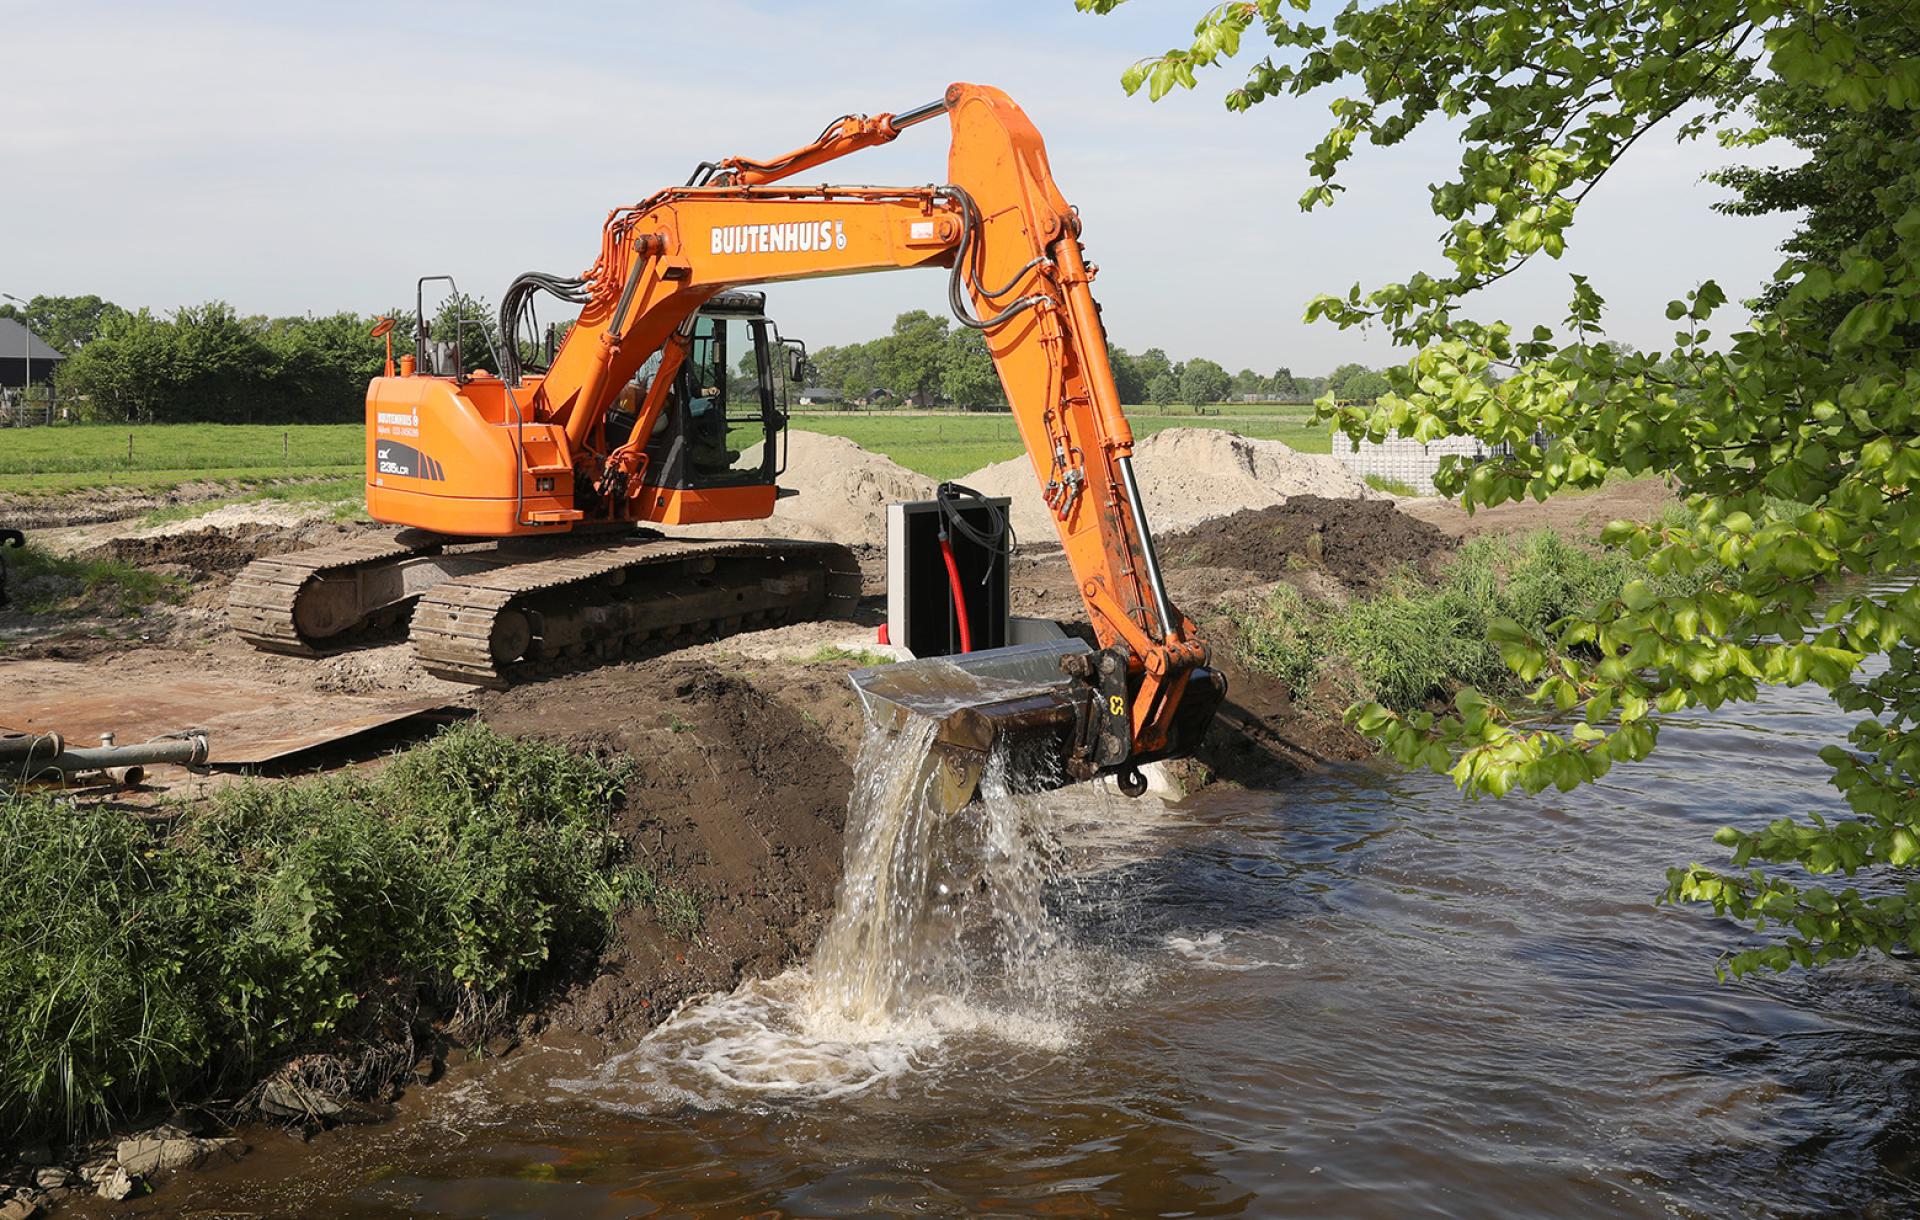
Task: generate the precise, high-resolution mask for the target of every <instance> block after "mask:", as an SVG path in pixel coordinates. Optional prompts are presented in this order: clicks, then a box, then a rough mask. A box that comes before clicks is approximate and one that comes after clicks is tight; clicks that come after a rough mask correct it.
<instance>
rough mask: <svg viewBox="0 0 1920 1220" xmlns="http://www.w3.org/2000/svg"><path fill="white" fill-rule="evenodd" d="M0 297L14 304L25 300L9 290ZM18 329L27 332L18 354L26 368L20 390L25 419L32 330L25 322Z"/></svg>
mask: <svg viewBox="0 0 1920 1220" xmlns="http://www.w3.org/2000/svg"><path fill="white" fill-rule="evenodd" d="M0 297H5V298H7V299H8V300H9V301H12V302H13V303H14V304H15V305H25V304H26V302H25V301H23V300H21V299H20V298H19V297H17V296H14V295H13V294H12V293H11V292H0ZM20 329H21V330H23V331H26V332H27V339H26V342H25V343H22V344H21V345H20V354H21V356H22V357H23V359H22V360H21V361H20V367H21V368H22V369H25V370H26V378H27V383H26V385H25V386H24V387H23V388H22V389H21V391H20V410H21V411H22V412H23V414H22V415H21V418H22V419H25V418H26V416H25V414H24V412H25V411H26V410H27V406H28V400H29V399H31V398H32V397H33V331H32V329H31V328H30V327H28V326H27V324H26V323H25V322H22V323H20Z"/></svg>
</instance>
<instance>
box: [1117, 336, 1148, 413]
mask: <svg viewBox="0 0 1920 1220" xmlns="http://www.w3.org/2000/svg"><path fill="white" fill-rule="evenodd" d="M1107 363H1108V364H1109V365H1110V366H1112V368H1113V387H1114V389H1116V390H1118V391H1119V392H1120V401H1121V402H1123V403H1134V402H1145V401H1146V400H1147V379H1146V378H1145V377H1144V376H1142V375H1141V373H1140V366H1139V364H1138V363H1137V362H1136V361H1135V360H1134V358H1133V357H1132V356H1129V355H1128V354H1127V349H1126V348H1124V347H1115V346H1114V345H1113V344H1111V343H1109V344H1107Z"/></svg>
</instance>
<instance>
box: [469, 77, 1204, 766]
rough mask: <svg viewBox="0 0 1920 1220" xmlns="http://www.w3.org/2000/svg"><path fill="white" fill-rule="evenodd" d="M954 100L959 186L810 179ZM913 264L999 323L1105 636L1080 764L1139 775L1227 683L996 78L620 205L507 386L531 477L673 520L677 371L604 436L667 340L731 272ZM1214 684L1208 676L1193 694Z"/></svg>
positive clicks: (968, 315)
mask: <svg viewBox="0 0 1920 1220" xmlns="http://www.w3.org/2000/svg"><path fill="white" fill-rule="evenodd" d="M942 114H944V115H945V116H946V117H947V119H948V121H949V123H950V125H951V132H952V141H951V149H950V153H949V159H948V167H947V181H946V183H944V184H942V185H939V186H922V187H910V188H886V187H836V186H798V185H791V179H792V178H793V177H794V176H796V175H798V174H800V173H803V172H805V171H807V170H810V169H813V168H815V167H818V166H821V165H824V164H826V163H828V162H830V161H832V160H834V159H836V158H839V157H842V156H845V155H847V154H849V153H853V152H856V151H859V150H861V149H864V148H869V147H873V146H875V145H878V144H883V143H886V142H888V141H891V140H893V139H894V138H896V137H897V136H898V135H899V134H900V133H901V132H902V131H903V130H905V129H906V128H908V127H910V126H913V125H914V124H916V123H921V122H925V121H927V120H930V119H934V118H937V117H939V116H940V115H942ZM915 267H929V268H938V269H943V270H944V271H945V272H946V273H947V276H948V287H949V304H950V306H951V307H952V310H953V312H954V314H955V316H956V317H957V318H958V319H959V321H960V322H961V323H962V324H963V325H966V326H970V327H973V328H975V329H978V330H980V331H981V332H982V333H983V335H984V337H985V340H986V345H987V348H988V350H989V352H990V353H991V354H992V356H993V360H994V363H995V366H996V368H997V370H998V372H999V376H1000V380H1001V384H1002V386H1003V387H1004V389H1005V391H1006V396H1007V401H1008V403H1009V405H1010V407H1011V409H1012V414H1013V417H1014V419H1015V421H1016V423H1017V425H1018V428H1019V432H1020V436H1021V439H1022V441H1023V442H1024V444H1025V446H1026V450H1027V453H1028V455H1029V457H1030V458H1031V460H1032V463H1033V471H1034V476H1035V478H1036V479H1038V480H1039V482H1040V484H1041V485H1042V487H1043V488H1044V496H1045V500H1046V503H1047V505H1048V507H1049V508H1050V509H1051V511H1052V516H1053V519H1054V523H1055V526H1056V528H1057V529H1058V531H1059V535H1060V541H1061V543H1062V545H1063V546H1064V548H1065V550H1066V555H1067V559H1068V562H1069V563H1070V564H1071V565H1072V569H1073V574H1074V578H1075V582H1076V585H1077V587H1078V589H1079V592H1080V595H1081V597H1082V598H1083V600H1084V602H1085V604H1086V609H1087V614H1088V618H1089V621H1090V622H1091V624H1092V627H1093V631H1094V634H1095V635H1096V637H1097V639H1098V643H1099V648H1098V649H1097V650H1094V651H1092V652H1088V653H1080V654H1076V655H1071V656H1067V657H1066V658H1064V660H1062V661H1061V662H1060V665H1061V666H1062V667H1064V668H1065V669H1066V670H1067V672H1068V675H1069V677H1071V678H1073V679H1074V680H1076V681H1077V682H1078V683H1079V684H1080V687H1081V696H1082V697H1081V698H1080V699H1079V701H1078V703H1077V706H1078V708H1079V712H1078V714H1079V716H1080V718H1081V721H1082V723H1081V724H1080V726H1079V728H1078V729H1077V730H1076V732H1075V737H1076V747H1075V751H1074V763H1073V766H1072V768H1071V769H1072V770H1074V771H1077V772H1079V773H1082V774H1091V773H1095V772H1100V771H1109V770H1120V771H1121V772H1122V773H1123V775H1124V776H1126V777H1127V778H1128V780H1129V782H1130V783H1135V782H1138V771H1137V767H1136V764H1137V763H1138V762H1139V761H1141V760H1144V759H1150V758H1153V757H1159V756H1163V755H1166V754H1169V753H1176V752H1180V751H1181V750H1184V749H1186V748H1190V746H1191V744H1192V741H1191V739H1192V738H1193V737H1195V736H1197V734H1198V732H1199V731H1201V730H1203V729H1204V727H1205V724H1206V723H1207V722H1208V721H1210V719H1211V716H1212V713H1213V710H1214V708H1215V707H1217V705H1218V703H1219V701H1220V699H1221V697H1222V695H1223V693H1224V683H1223V682H1222V680H1221V679H1220V678H1219V676H1218V675H1217V674H1216V673H1214V672H1213V671H1211V670H1208V669H1206V668H1205V666H1206V662H1207V648H1206V645H1205V644H1204V643H1203V642H1202V641H1201V640H1200V639H1199V638H1198V636H1197V635H1196V633H1195V630H1194V627H1193V624H1192V623H1191V622H1190V621H1189V620H1188V619H1187V618H1186V617H1185V616H1183V615H1182V614H1181V613H1180V612H1179V610H1178V609H1177V608H1176V607H1175V606H1174V604H1173V602H1172V600H1171V599H1170V598H1169V597H1168V595H1167V591H1166V587H1165V582H1164V580H1163V577H1162V574H1161V571H1160V567H1159V561H1158V557H1157V556H1156V554H1155V551H1154V541H1153V534H1152V530H1151V528H1150V526H1149V524H1148V522H1147V517H1146V512H1145V510H1144V506H1143V504H1142V500H1141V495H1140V490H1139V485H1138V481H1137V479H1136V478H1135V475H1134V471H1133V464H1132V456H1133V443H1134V442H1133V432H1132V429H1131V428H1130V427H1129V426H1128V423H1127V419H1126V415H1125V413H1124V411H1123V410H1122V407H1121V404H1120V399H1119V394H1118V391H1117V390H1116V388H1115V386H1114V380H1113V373H1112V370H1111V368H1110V367H1109V364H1108V359H1107V342H1106V335H1105V333H1104V330H1103V328H1102V325H1101V320H1100V313H1099V307H1098V306H1097V305H1096V304H1095V302H1094V298H1093V294H1092V292H1091V284H1092V282H1093V278H1094V275H1095V270H1096V269H1095V268H1094V267H1093V266H1092V265H1091V264H1089V263H1088V262H1087V261H1086V258H1085V254H1084V251H1083V249H1082V246H1081V242H1080V220H1079V217H1078V215H1077V214H1076V212H1075V211H1074V209H1073V207H1072V206H1071V205H1069V204H1068V202H1067V200H1066V199H1065V197H1064V196H1063V195H1062V194H1061V192H1060V189H1059V187H1058V185H1057V184H1056V183H1055V181H1054V178H1053V173H1052V170H1051V168H1050V167H1049V165H1048V162H1047V154H1046V149H1045V146H1044V145H1043V143H1042V141H1041V138H1040V134H1039V132H1038V131H1036V130H1035V129H1034V127H1033V125H1032V123H1031V122H1030V121H1029V120H1028V119H1027V116H1026V115H1025V114H1024V113H1023V112H1022V111H1021V110H1020V108H1019V107H1018V106H1016V105H1015V104H1014V103H1013V101H1012V100H1011V99H1009V98H1008V97H1007V96H1006V94H1004V93H1002V92H1001V91H999V90H998V89H993V88H989V87H986V86H981V85H969V84H955V85H953V86H951V87H950V88H949V89H948V90H947V91H946V94H945V96H944V97H943V98H942V99H941V100H940V101H939V102H936V103H932V104H929V105H926V106H922V107H919V108H917V109H914V110H911V111H906V112H903V113H900V114H894V115H880V116H877V117H872V118H867V117H860V116H846V117H843V118H841V119H838V120H836V121H835V122H833V123H831V124H829V125H828V127H827V128H826V130H825V131H823V132H822V133H821V135H820V136H819V138H817V139H816V140H814V141H813V142H812V143H810V144H807V145H804V146H802V147H800V148H797V149H794V150H793V151H791V152H788V153H786V154H784V155H782V156H779V157H776V158H773V159H772V160H767V161H757V160H751V159H747V158H742V157H730V158H726V159H724V160H721V161H718V162H711V163H705V164H703V165H702V166H701V167H700V168H699V170H698V171H697V172H696V173H695V175H694V178H693V180H692V182H691V183H690V184H689V185H687V186H684V187H676V188H672V189H668V190H663V191H661V192H659V193H657V194H655V195H653V196H652V197H650V198H648V199H646V200H644V201H642V202H640V203H638V204H636V205H634V206H631V207H626V208H621V209H618V210H616V211H614V212H613V213H611V214H610V215H609V217H608V219H607V222H606V225H605V228H604V231H603V236H602V243H601V249H600V254H599V258H598V259H597V261H596V262H595V263H594V264H593V266H592V268H591V269H590V270H588V271H587V272H586V273H585V274H584V275H583V276H581V277H580V278H579V279H577V280H572V281H565V282H564V291H566V292H568V293H570V294H571V296H570V299H574V300H577V301H579V302H581V303H582V308H581V312H580V315H579V319H578V321H577V322H576V323H575V325H574V327H573V328H572V330H571V331H570V332H569V333H568V335H567V337H566V340H565V342H564V344H563V345H562V346H561V347H560V349H559V351H558V352H557V353H556V354H555V356H554V358H553V361H552V365H551V367H550V368H549V369H548V370H547V371H546V372H545V374H544V376H540V377H538V378H535V377H532V376H527V377H522V376H520V374H519V371H518V369H517V368H515V367H508V368H506V369H503V370H502V372H503V374H504V379H503V384H502V386H501V387H500V392H501V393H502V394H503V395H504V396H505V399H506V400H510V402H511V407H512V414H511V416H507V415H504V414H503V415H502V418H511V420H513V421H514V422H515V423H516V426H517V427H518V428H519V429H520V430H521V433H522V435H523V437H524V436H528V435H530V436H532V438H533V443H531V444H529V443H527V442H525V441H522V442H519V444H520V446H521V451H522V453H523V456H522V458H521V462H522V467H523V469H522V478H523V482H524V481H525V480H526V478H527V477H528V471H529V470H531V469H533V468H534V464H535V463H537V462H544V463H546V465H545V467H544V468H545V469H547V470H549V471H552V470H559V469H568V468H570V469H571V470H572V472H573V475H574V477H575V478H577V479H584V480H588V481H590V482H591V483H592V484H593V486H595V487H596V488H598V489H599V490H600V491H602V492H605V491H607V490H608V489H610V488H614V489H619V490H620V491H621V493H622V494H624V495H626V496H628V497H629V498H630V499H631V500H632V501H633V502H632V503H631V504H626V505H614V506H612V508H610V509H608V510H606V511H610V512H612V513H613V514H614V515H615V517H616V518H617V519H631V520H648V519H651V520H661V519H663V518H661V517H659V516H657V515H654V513H655V512H656V511H658V510H657V509H656V508H655V507H654V501H651V500H649V498H648V497H649V495H650V492H649V491H648V489H647V482H646V479H645V478H644V477H642V476H643V474H644V471H643V470H641V469H640V467H641V466H642V464H643V463H644V457H643V455H642V454H641V452H640V448H639V446H640V444H641V442H642V440H643V439H644V438H646V437H648V436H649V435H650V434H651V433H652V430H653V425H654V423H655V421H656V419H657V418H658V416H659V413H660V412H661V411H662V410H663V409H664V403H665V401H666V398H667V395H666V393H665V392H664V390H663V389H662V386H663V384H664V383H665V382H666V381H667V380H668V378H666V377H660V376H656V377H655V378H654V381H653V392H651V393H649V394H648V395H647V396H646V398H645V400H644V401H643V402H641V403H639V404H638V420H637V423H636V424H635V426H634V427H633V428H632V429H631V433H630V435H631V438H633V439H629V440H627V441H625V442H624V443H623V444H621V445H619V446H613V447H608V446H606V445H605V443H604V442H603V440H602V439H601V438H602V435H603V433H602V426H603V423H604V421H605V418H606V416H607V413H608V410H609V408H610V407H611V406H612V405H613V404H614V402H615V401H616V397H617V395H618V394H619V392H620V389H621V388H622V387H623V386H625V385H627V384H628V383H629V381H630V380H631V379H632V378H633V377H634V375H635V373H636V371H638V370H639V369H640V367H641V365H642V363H643V362H644V361H646V360H647V359H648V358H649V357H650V356H652V355H653V354H655V353H661V354H662V358H663V362H669V366H670V362H674V361H677V360H678V359H679V358H680V354H681V353H682V352H683V351H684V346H685V343H686V338H687V334H688V331H689V328H690V326H691V321H692V319H693V318H694V316H695V314H696V313H697V311H698V310H699V309H700V307H701V306H702V304H703V303H705V302H706V301H708V300H709V299H710V298H712V297H713V296H714V295H715V294H717V293H720V292H722V291H725V290H727V289H730V288H734V287H738V286H741V285H750V284H762V283H768V282H778V281H782V280H795V279H806V278H815V277H821V276H829V275H847V274H853V273H862V272H872V271H885V270H895V269H908V268H915ZM523 282H524V283H523ZM555 282H557V281H554V280H553V279H552V277H522V281H516V284H515V286H514V288H513V289H510V291H509V294H508V300H507V302H506V303H505V304H503V309H502V318H503V323H505V326H504V327H503V329H507V330H508V334H507V343H506V344H505V348H506V350H507V352H508V353H510V354H511V353H513V352H514V351H515V349H516V346H517V345H516V342H515V336H514V335H513V334H512V333H511V325H512V319H513V315H515V314H517V308H518V306H517V302H518V299H519V298H518V296H517V295H516V294H517V293H520V292H523V291H531V288H530V287H527V284H531V286H532V287H544V286H548V285H550V284H553V283H555ZM511 358H512V357H511V355H509V357H508V359H509V360H511ZM489 391H491V387H489ZM502 411H503V412H504V411H505V408H504V407H503V408H502ZM533 490H534V492H535V493H536V496H535V498H536V499H538V494H539V493H551V497H552V498H551V499H549V500H547V501H542V503H546V504H548V505H549V507H547V508H544V509H537V508H536V509H533V510H529V509H528V507H527V503H528V502H527V501H526V500H525V497H524V496H522V497H520V498H519V499H518V500H517V501H516V506H515V510H514V511H515V514H516V519H515V521H514V527H515V529H516V530H519V531H525V532H535V531H537V530H539V529H552V528H567V527H569V526H570V525H571V523H572V520H571V518H577V517H579V516H580V515H581V514H580V513H579V512H577V511H575V512H573V513H572V514H571V517H570V516H569V513H568V512H567V510H565V509H564V508H560V509H556V508H554V507H551V505H553V504H562V503H564V502H565V500H566V495H565V492H566V481H565V480H560V481H559V483H558V484H556V482H555V481H554V480H552V479H549V480H548V481H547V482H545V483H541V482H538V481H537V479H536V481H535V482H534V484H533ZM580 499H581V497H574V501H575V502H579V501H580ZM659 502H660V503H664V498H661V499H660V501H659ZM766 509H767V511H771V501H770V500H769V502H768V504H767V506H766ZM1196 681H1197V682H1198V683H1199V684H1200V685H1201V686H1203V687H1204V689H1203V690H1194V691H1192V692H1191V698H1189V695H1190V690H1189V688H1190V687H1191V686H1193V685H1194V684H1195V683H1196ZM1089 692H1091V694H1092V697H1091V698H1088V697H1087V695H1088V693H1089ZM1183 701H1184V702H1185V703H1186V704H1187V705H1188V706H1187V707H1186V709H1185V711H1184V712H1183V711H1182V706H1183ZM1196 726H1197V727H1196Z"/></svg>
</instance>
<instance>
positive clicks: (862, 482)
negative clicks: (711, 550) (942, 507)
mask: <svg viewBox="0 0 1920 1220" xmlns="http://www.w3.org/2000/svg"><path fill="white" fill-rule="evenodd" d="M758 452H759V447H758V446H755V447H754V448H753V449H751V450H749V451H748V452H747V453H746V454H745V455H744V456H743V460H745V461H747V462H752V461H754V460H756V457H757V454H758ZM780 486H781V487H783V488H789V489H791V490H793V491H796V492H798V493H799V494H798V495H792V496H787V497H785V498H784V499H782V500H781V501H780V502H779V503H777V504H776V505H774V509H773V516H772V518H770V519H769V520H766V521H741V522H719V523H716V524H713V525H695V526H676V527H674V530H673V532H674V533H677V534H691V535H693V536H696V537H722V538H801V539H815V540H820V541H826V542H840V543H845V544H846V545H848V546H876V547H877V546H883V545H885V544H886V541H887V505H888V503H889V502H891V501H894V500H926V499H930V498H932V496H933V487H934V482H933V480H932V479H929V478H927V477H926V476H925V475H922V474H915V473H914V472H913V471H911V470H908V469H907V468H906V467H905V466H901V465H899V464H897V463H895V462H893V461H891V460H889V459H888V458H886V457H884V456H882V455H881V454H878V453H870V452H868V451H867V450H865V449H862V448H861V447H860V446H858V445H856V444H854V443H853V442H852V441H850V440H848V439H846V438H845V437H843V436H825V435H822V434H820V433H818V432H800V431H794V432H790V433H788V434H787V470H786V473H785V474H783V475H781V476H780Z"/></svg>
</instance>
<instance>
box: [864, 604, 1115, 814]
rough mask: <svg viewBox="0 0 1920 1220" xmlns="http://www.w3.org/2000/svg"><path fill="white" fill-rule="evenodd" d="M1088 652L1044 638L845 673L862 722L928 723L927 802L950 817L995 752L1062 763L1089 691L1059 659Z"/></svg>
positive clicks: (898, 729) (1074, 643) (899, 727)
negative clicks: (930, 771)
mask: <svg viewBox="0 0 1920 1220" xmlns="http://www.w3.org/2000/svg"><path fill="white" fill-rule="evenodd" d="M1090 651H1091V649H1089V648H1088V647H1087V645H1086V643H1085V641H1082V640H1075V639H1066V640H1050V641H1047V642H1045V643H1039V644H1015V645H1013V646H1011V647H1007V648H995V649H991V650H989V651H986V652H976V653H970V654H967V655H965V656H953V657H931V658H928V659H925V660H920V661H903V662H899V663H897V664H893V665H876V666H874V667H872V668H871V669H859V670H855V671H854V672H853V673H852V674H850V675H848V676H849V678H850V679H851V681H852V682H853V688H854V689H855V690H856V691H858V692H859V693H860V702H861V704H862V706H863V707H864V708H865V710H866V713H867V719H868V720H869V721H870V722H872V723H873V724H876V725H878V726H879V727H880V728H882V729H885V730H887V731H889V732H892V733H896V734H900V733H903V732H905V731H907V730H908V729H909V728H911V727H912V726H913V725H914V723H915V722H916V721H922V720H926V721H932V722H933V724H934V729H933V746H932V750H931V754H932V757H933V761H934V763H935V767H936V771H935V775H934V777H933V781H932V782H933V783H934V784H935V785H937V787H936V789H935V795H936V799H937V802H938V805H939V807H940V808H941V809H942V810H943V811H945V812H955V811H958V810H959V809H961V808H963V807H964V806H965V805H966V804H967V803H968V802H969V801H971V800H972V799H973V796H974V793H975V792H976V791H978V789H979V787H980V777H981V775H982V774H983V773H984V772H985V771H986V767H987V760H988V759H989V758H990V757H991V756H992V754H993V751H994V748H995V746H996V745H998V746H1001V747H1003V748H1008V749H1014V750H1017V751H1020V752H1022V754H1023V755H1026V754H1028V752H1031V755H1032V756H1034V757H1038V758H1040V759H1043V760H1045V759H1048V758H1052V759H1064V758H1065V757H1066V756H1067V753H1068V752H1069V751H1070V750H1071V748H1072V745H1073V742H1074V741H1075V740H1076V738H1077V736H1078V734H1079V733H1080V730H1081V726H1082V725H1084V724H1085V723H1086V719H1087V715H1088V705H1089V703H1090V702H1091V700H1092V698H1093V692H1092V688H1091V687H1089V686H1088V685H1087V684H1086V683H1084V682H1081V681H1078V680H1076V679H1074V678H1072V677H1069V676H1068V675H1067V674H1066V672H1065V671H1063V670H1062V668H1061V665H1060V662H1061V660H1062V658H1065V657H1071V656H1083V655H1085V654H1087V653H1088V652H1090ZM1042 765H1045V764H1044V762H1043V764H1042Z"/></svg>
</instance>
